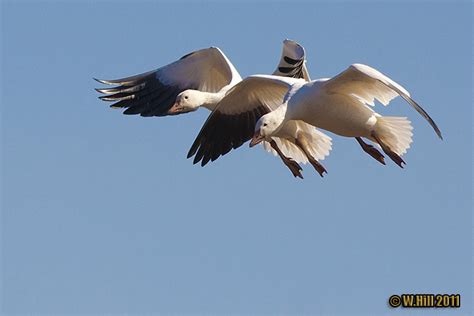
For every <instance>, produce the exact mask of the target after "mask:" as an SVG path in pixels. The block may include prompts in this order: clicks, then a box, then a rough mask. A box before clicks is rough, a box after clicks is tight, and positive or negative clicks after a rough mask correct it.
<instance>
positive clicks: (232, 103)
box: [188, 75, 332, 178]
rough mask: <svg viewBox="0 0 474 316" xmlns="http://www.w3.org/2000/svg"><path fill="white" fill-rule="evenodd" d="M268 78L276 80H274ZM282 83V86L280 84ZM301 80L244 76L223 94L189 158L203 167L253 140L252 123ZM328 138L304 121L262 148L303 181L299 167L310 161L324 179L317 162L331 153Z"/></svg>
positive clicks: (293, 123)
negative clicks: (276, 156) (271, 153)
mask: <svg viewBox="0 0 474 316" xmlns="http://www.w3.org/2000/svg"><path fill="white" fill-rule="evenodd" d="M270 78H277V80H276V81H273V80H271V79H270ZM280 81H281V82H285V84H280ZM305 82H306V81H305V80H304V79H294V78H287V77H278V76H265V75H254V76H250V77H247V78H246V79H244V80H243V81H241V82H240V83H238V84H237V85H236V86H234V87H233V88H232V89H230V90H229V92H228V93H227V94H226V96H225V97H224V98H223V99H222V100H221V101H220V102H219V103H218V105H217V106H216V108H215V109H214V111H213V112H212V113H211V115H209V117H208V119H207V121H206V122H205V123H204V125H203V127H202V128H201V131H200V132H199V134H198V136H197V137H196V139H195V141H194V143H193V145H192V146H191V149H190V150H189V152H188V158H191V157H193V156H194V161H193V162H194V164H196V163H198V162H199V161H201V165H202V166H204V165H206V164H207V163H208V162H209V161H214V160H216V159H217V158H219V157H220V156H223V155H225V154H226V153H228V152H229V151H230V150H231V149H232V148H233V149H236V148H238V147H240V146H241V145H242V144H243V143H245V142H246V141H248V140H250V139H251V138H252V135H253V132H254V129H255V124H256V122H257V121H258V120H259V118H260V117H262V116H263V115H264V114H266V113H270V112H271V111H274V110H276V109H277V108H278V106H279V105H280V104H282V103H283V102H284V98H285V96H286V95H287V94H288V92H289V89H290V87H291V85H292V84H293V83H300V84H304V83H305ZM331 145H332V144H331V138H330V137H329V136H327V135H325V134H323V133H322V132H320V131H318V130H317V129H316V128H314V127H313V126H311V125H309V124H307V123H305V122H303V121H291V122H288V123H287V124H284V125H283V126H282V128H281V129H279V130H278V132H276V133H275V134H273V135H272V136H271V137H268V138H266V139H265V143H264V147H265V148H266V149H267V150H268V151H272V152H273V153H274V154H275V155H278V156H280V158H281V159H282V161H283V163H284V164H285V165H286V166H287V167H288V168H289V169H290V171H291V172H292V173H293V175H294V176H295V177H300V178H303V176H302V174H301V170H302V168H301V167H300V165H299V164H298V163H299V162H300V163H306V162H309V163H311V165H312V166H313V167H314V168H315V170H316V171H317V172H318V173H319V174H320V176H323V173H324V172H326V169H325V168H324V167H323V166H322V165H321V164H320V163H319V162H318V160H322V159H324V157H325V156H327V155H328V154H329V151H330V150H331Z"/></svg>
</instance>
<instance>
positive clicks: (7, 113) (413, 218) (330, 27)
mask: <svg viewBox="0 0 474 316" xmlns="http://www.w3.org/2000/svg"><path fill="white" fill-rule="evenodd" d="M1 20H2V22H1V23H2V71H1V74H2V78H1V80H2V82H1V87H2V100H1V105H2V107H1V118H2V121H1V132H2V144H1V153H2V154H1V159H2V176H1V178H2V217H1V233H2V234H1V245H2V247H1V250H2V260H1V266H2V270H1V271H2V274H1V276H2V280H1V281H2V282H1V283H2V311H3V313H5V314H33V313H34V314H53V313H55V314H69V313H80V314H91V315H92V314H103V313H108V314H121V315H123V314H133V315H138V314H147V315H150V314H205V313H206V314H221V315H222V314H238V315H245V314H254V315H257V314H258V315H260V314H268V315H270V314H272V315H275V314H280V315H283V314H292V315H297V314H298V315H301V314H305V315H319V314H326V315H356V314H360V315H364V314H372V315H375V314H376V315H389V314H398V315H406V314H416V315H422V314H444V313H446V314H449V315H461V314H463V315H465V314H468V313H470V312H471V310H472V307H473V306H472V269H471V266H472V78H471V70H472V59H471V56H472V7H471V4H470V3H469V2H464V3H460V2H455V3H450V4H448V3H444V4H443V3H440V2H438V3H428V2H426V1H425V2H422V3H421V2H420V3H412V2H408V1H406V2H402V3H399V4H397V3H375V2H365V3H360V4H351V3H337V4H330V3H321V4H317V3H310V2H294V3H293V2H292V3H280V2H276V3H271V2H266V3H262V4H258V5H256V4H252V3H249V2H247V3H233V4H219V3H180V4H173V3H151V2H141V3H140V2H132V1H130V2H121V3H113V2H109V1H107V2H102V3H99V4H97V3H94V2H92V1H88V2H85V1H84V2H76V3H74V4H67V3H66V2H60V1H52V2H44V3H42V4H39V3H35V4H34V3H21V2H20V3H19V2H17V1H10V2H4V3H3V4H2V18H1ZM285 38H291V39H295V40H297V41H299V42H300V43H301V44H303V45H304V46H305V48H306V51H307V54H308V67H309V70H310V73H311V75H312V77H313V78H319V77H330V76H333V75H336V74H337V73H339V72H340V71H342V70H344V69H345V68H346V67H347V66H348V65H350V64H351V63H356V62H359V63H366V64H369V65H371V66H373V67H375V68H377V69H379V70H381V71H382V72H384V73H386V74H387V75H389V76H390V77H391V78H393V79H394V80H396V81H398V82H399V83H401V84H402V85H404V86H405V87H406V88H407V89H408V90H409V91H411V92H412V96H413V97H414V98H415V99H416V100H417V101H418V102H419V103H420V104H422V105H423V106H424V108H425V109H426V110H427V111H428V112H429V113H430V114H431V116H432V117H433V118H434V119H435V120H436V122H437V123H438V125H439V126H440V128H441V130H442V131H443V134H444V136H445V140H444V141H440V140H439V139H437V137H436V135H435V133H434V132H433V131H432V129H431V128H430V127H429V125H428V124H427V123H426V122H425V121H424V120H423V119H422V118H421V117H420V116H419V115H418V114H417V113H416V112H415V111H414V110H413V109H411V108H410V107H409V106H408V105H407V104H405V103H404V102H403V101H402V100H399V99H397V100H395V101H394V102H393V104H391V106H389V107H388V108H381V106H380V105H379V106H378V110H379V111H380V112H381V113H384V114H391V115H403V116H409V117H410V119H411V120H412V122H413V125H414V128H415V130H414V133H415V136H414V143H413V144H412V147H411V149H410V150H409V152H408V154H407V155H406V156H405V158H406V159H405V160H406V161H407V166H406V168H405V169H404V170H402V169H400V168H398V167H397V166H396V165H395V164H393V163H391V161H390V162H389V163H388V165H387V166H385V167H384V166H382V165H380V164H379V163H377V162H376V161H375V160H374V159H372V158H371V157H369V156H368V155H367V154H365V153H363V152H362V151H361V149H360V148H359V145H358V144H357V143H356V141H355V140H353V139H348V138H341V137H337V136H335V135H331V136H333V151H332V153H331V155H330V156H329V157H328V158H327V159H326V160H324V165H325V166H326V167H327V169H328V172H329V173H328V174H327V176H326V177H325V178H324V179H321V178H320V177H319V176H318V175H317V174H316V173H315V172H314V171H313V170H312V168H311V167H310V166H306V167H305V170H304V175H305V179H304V181H301V180H298V179H294V178H293V177H292V176H291V174H290V172H289V171H288V170H287V169H286V168H285V167H284V166H283V165H282V164H281V162H280V161H279V160H278V159H277V158H275V157H273V156H271V155H268V154H266V153H265V152H264V151H263V150H261V149H260V148H257V149H249V148H248V146H247V145H245V146H243V147H242V148H240V149H239V150H237V151H233V152H231V153H230V154H228V155H226V156H225V157H223V158H221V159H219V160H218V161H216V162H215V163H212V164H210V165H208V166H206V167H205V168H201V167H197V166H193V165H192V162H191V161H190V160H187V159H186V153H187V150H188V148H189V146H190V145H191V143H192V141H193V140H194V137H195V136H196V134H197V132H198V131H199V128H200V127H201V125H202V123H203V121H204V120H205V118H206V116H207V115H208V112H207V111H206V110H204V109H202V110H199V111H198V112H196V113H192V114H188V115H182V116H178V117H168V118H141V117H139V116H124V115H122V114H121V112H120V111H117V110H112V109H109V108H108V107H107V104H105V103H103V102H100V101H99V100H97V98H96V97H97V94H96V92H95V91H94V90H93V88H94V87H97V84H96V83H95V82H94V81H93V80H92V77H99V78H103V77H105V78H115V77H122V76H127V75H132V74H135V73H140V72H144V71H147V70H150V69H153V68H155V67H158V66H160V65H164V64H166V63H168V62H171V61H173V60H175V59H176V58H178V57H180V56H182V55H184V54H186V53H188V52H190V51H193V50H195V49H199V48H204V47H208V46H218V47H220V48H221V49H223V50H224V52H225V53H226V54H227V56H228V57H229V58H230V59H231V60H232V62H233V63H234V65H235V66H236V67H237V69H238V70H239V71H240V72H241V74H242V75H243V76H247V75H251V74H255V73H270V72H272V71H273V70H274V68H275V66H276V63H277V60H278V58H279V56H280V50H281V42H282V40H283V39H285ZM401 293H460V294H461V295H462V308H461V309H457V310H449V313H448V311H446V310H426V309H425V310H421V309H420V310H399V309H391V308H389V307H388V305H387V299H388V297H389V296H390V295H392V294H401Z"/></svg>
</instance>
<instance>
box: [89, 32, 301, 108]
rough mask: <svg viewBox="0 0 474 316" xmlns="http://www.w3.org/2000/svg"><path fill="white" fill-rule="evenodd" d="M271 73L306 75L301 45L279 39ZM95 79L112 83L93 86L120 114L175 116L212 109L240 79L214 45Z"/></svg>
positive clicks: (104, 82) (299, 76)
mask: <svg viewBox="0 0 474 316" xmlns="http://www.w3.org/2000/svg"><path fill="white" fill-rule="evenodd" d="M274 74H275V75H281V76H286V77H295V78H307V79H308V80H309V75H308V71H307V69H306V65H305V51H304V48H303V47H302V46H301V45H299V44H298V43H297V42H295V41H292V40H288V39H286V40H284V41H283V50H282V56H281V59H280V62H279V64H278V67H277V70H275V72H274ZM95 80H96V81H98V82H100V83H103V84H106V85H115V87H112V88H100V89H96V91H97V92H99V93H102V94H104V95H103V96H101V97H99V98H100V99H101V100H103V101H110V102H114V103H113V104H112V105H111V107H112V108H124V109H125V111H124V112H123V113H124V114H140V115H141V116H166V115H176V114H182V113H186V112H191V111H195V110H197V109H198V108H199V107H201V106H203V107H205V108H207V109H209V110H213V109H214V108H215V106H216V104H217V103H218V102H219V101H220V100H221V99H222V98H223V97H224V96H225V93H226V92H227V91H228V90H229V89H230V88H231V87H233V86H234V85H236V84H237V83H238V82H240V81H241V80H242V78H241V77H240V75H239V73H238V71H237V70H236V69H235V67H234V65H232V63H231V62H230V60H229V59H228V58H227V57H226V56H225V54H224V53H223V52H222V51H221V50H220V49H219V48H217V47H210V48H205V49H201V50H197V51H194V52H192V53H189V54H187V55H184V56H183V57H181V58H180V59H179V60H177V61H175V62H173V63H171V64H168V65H166V66H163V67H160V68H158V69H156V70H152V71H149V72H145V73H143V74H139V75H135V76H132V77H127V78H122V79H115V80H102V79H95Z"/></svg>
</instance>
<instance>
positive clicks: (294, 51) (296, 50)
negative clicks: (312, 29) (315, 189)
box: [273, 39, 311, 81]
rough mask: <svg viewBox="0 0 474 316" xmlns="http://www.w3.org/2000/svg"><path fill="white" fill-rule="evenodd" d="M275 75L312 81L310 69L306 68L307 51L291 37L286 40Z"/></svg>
mask: <svg viewBox="0 0 474 316" xmlns="http://www.w3.org/2000/svg"><path fill="white" fill-rule="evenodd" d="M273 75H275V76H283V77H292V78H302V79H305V80H306V81H310V80H311V79H310V77H309V73H308V69H307V68H306V52H305V50H304V48H303V46H301V45H300V44H299V43H297V42H295V41H292V40H289V39H286V40H284V41H283V50H282V52H281V58H280V62H279V64H278V66H277V69H276V70H275V71H274V72H273Z"/></svg>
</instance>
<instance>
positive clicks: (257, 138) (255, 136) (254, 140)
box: [249, 129, 265, 147]
mask: <svg viewBox="0 0 474 316" xmlns="http://www.w3.org/2000/svg"><path fill="white" fill-rule="evenodd" d="M264 138H265V137H264V136H262V135H260V129H258V130H256V131H255V133H254V134H253V137H252V140H251V141H250V145H249V146H250V147H253V146H255V145H257V144H260V143H261V142H262V141H263V140H264Z"/></svg>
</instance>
